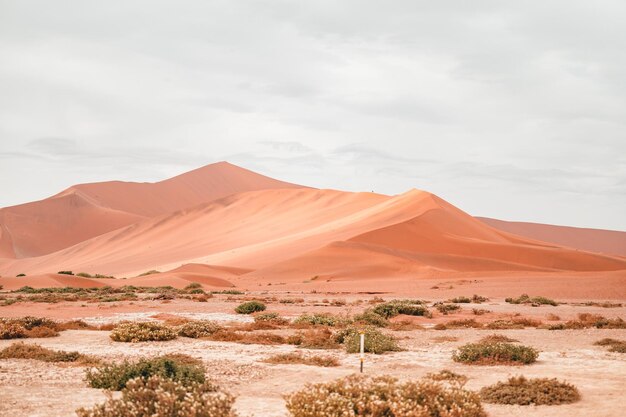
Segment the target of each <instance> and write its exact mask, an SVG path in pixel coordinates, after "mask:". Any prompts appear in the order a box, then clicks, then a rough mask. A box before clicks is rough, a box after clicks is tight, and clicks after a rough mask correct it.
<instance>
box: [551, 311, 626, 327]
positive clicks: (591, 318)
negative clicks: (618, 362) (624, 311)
mask: <svg viewBox="0 0 626 417" xmlns="http://www.w3.org/2000/svg"><path fill="white" fill-rule="evenodd" d="M590 327H595V328H597V329H626V322H625V321H624V320H622V319H621V318H619V317H618V318H614V319H607V318H606V317H604V316H601V315H598V314H590V313H580V314H579V315H578V320H569V321H567V322H565V323H559V324H553V325H551V326H548V329H549V330H565V329H569V330H577V329H587V328H590Z"/></svg>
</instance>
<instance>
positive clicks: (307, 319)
mask: <svg viewBox="0 0 626 417" xmlns="http://www.w3.org/2000/svg"><path fill="white" fill-rule="evenodd" d="M341 321H342V320H341V319H340V318H339V317H337V316H333V315H332V314H328V313H316V314H302V315H301V316H299V317H297V318H296V319H295V320H294V321H293V323H294V324H296V325H297V324H304V325H309V326H330V327H334V326H336V325H338V324H339V323H340V322H341Z"/></svg>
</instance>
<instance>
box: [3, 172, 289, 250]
mask: <svg viewBox="0 0 626 417" xmlns="http://www.w3.org/2000/svg"><path fill="white" fill-rule="evenodd" d="M299 187H300V186H297V185H294V184H290V183H286V182H282V181H278V180H274V179H271V178H268V177H265V176H263V175H259V174H256V173H254V172H252V171H248V170H246V169H243V168H240V167H237V166H235V165H231V164H229V163H227V162H220V163H216V164H211V165H207V166H205V167H202V168H199V169H196V170H193V171H190V172H187V173H185V174H182V175H179V176H176V177H174V178H170V179H168V180H165V181H161V182H157V183H133V182H121V181H111V182H101V183H93V184H80V185H75V186H73V187H70V188H68V189H67V190H65V191H63V192H61V193H59V194H57V195H55V196H52V197H50V198H47V199H45V200H41V201H36V202H32V203H28V204H22V205H18V206H12V207H7V208H3V209H0V258H28V257H33V256H40V255H44V254H47V253H52V252H55V251H58V250H60V249H63V248H67V247H69V246H71V245H74V244H77V243H79V242H83V241H85V240H87V239H89V238H92V237H94V236H98V235H101V234H103V233H106V232H109V231H112V230H116V229H119V228H120V227H123V226H127V225H129V224H133V223H135V222H137V221H139V220H141V219H145V218H149V217H153V216H157V215H163V214H166V213H171V212H174V211H177V210H181V209H185V208H188V207H192V206H196V205H198V204H201V203H205V202H209V201H212V200H216V199H219V198H223V197H225V196H228V195H231V194H235V193H241V192H245V191H253V190H263V189H276V188H299Z"/></svg>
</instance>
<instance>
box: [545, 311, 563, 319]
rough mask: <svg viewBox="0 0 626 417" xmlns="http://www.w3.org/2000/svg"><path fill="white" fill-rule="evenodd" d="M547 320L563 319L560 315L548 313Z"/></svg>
mask: <svg viewBox="0 0 626 417" xmlns="http://www.w3.org/2000/svg"><path fill="white" fill-rule="evenodd" d="M546 320H548V321H559V320H561V318H560V317H559V316H557V315H556V314H552V313H548V314H546Z"/></svg>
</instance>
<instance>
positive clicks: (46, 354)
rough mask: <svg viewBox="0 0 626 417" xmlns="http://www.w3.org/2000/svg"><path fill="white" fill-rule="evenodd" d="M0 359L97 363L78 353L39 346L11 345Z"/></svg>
mask: <svg viewBox="0 0 626 417" xmlns="http://www.w3.org/2000/svg"><path fill="white" fill-rule="evenodd" d="M0 359H35V360H39V361H44V362H76V363H81V364H90V363H97V360H96V359H95V358H93V357H90V356H87V355H83V354H80V353H78V352H66V351H64V350H52V349H47V348H44V347H42V346H40V345H35V344H26V343H23V342H17V343H13V344H12V345H11V346H8V347H6V348H4V349H2V350H1V351H0Z"/></svg>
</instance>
